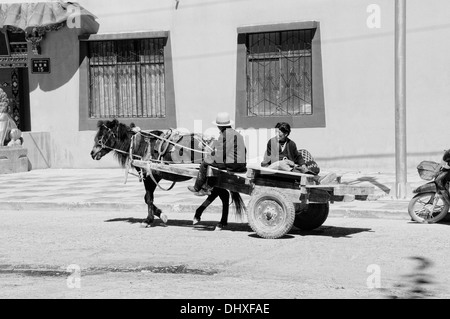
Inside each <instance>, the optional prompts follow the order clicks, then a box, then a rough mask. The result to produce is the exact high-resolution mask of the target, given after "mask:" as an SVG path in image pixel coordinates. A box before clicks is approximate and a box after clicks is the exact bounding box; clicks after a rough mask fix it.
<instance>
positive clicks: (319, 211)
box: [294, 203, 330, 230]
mask: <svg viewBox="0 0 450 319" xmlns="http://www.w3.org/2000/svg"><path fill="white" fill-rule="evenodd" d="M329 213H330V203H326V204H309V205H308V208H307V209H306V210H304V211H296V215H295V220H294V226H295V227H297V228H299V229H301V230H314V229H316V228H319V227H320V226H322V225H323V223H325V221H326V220H327V218H328V214H329Z"/></svg>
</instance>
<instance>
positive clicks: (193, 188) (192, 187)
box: [188, 186, 198, 193]
mask: <svg viewBox="0 0 450 319" xmlns="http://www.w3.org/2000/svg"><path fill="white" fill-rule="evenodd" d="M188 189H189V190H190V191H191V192H193V193H197V192H198V191H197V190H196V189H195V187H194V186H188Z"/></svg>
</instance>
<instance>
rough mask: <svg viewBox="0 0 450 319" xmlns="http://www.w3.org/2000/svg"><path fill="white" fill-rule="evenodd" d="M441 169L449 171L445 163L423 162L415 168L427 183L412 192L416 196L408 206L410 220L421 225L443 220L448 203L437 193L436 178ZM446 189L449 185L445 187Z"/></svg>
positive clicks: (449, 205)
mask: <svg viewBox="0 0 450 319" xmlns="http://www.w3.org/2000/svg"><path fill="white" fill-rule="evenodd" d="M443 169H450V167H449V166H448V164H447V163H446V162H444V161H443V162H442V163H441V164H439V163H436V162H432V161H423V162H422V163H420V164H419V166H417V170H418V172H419V176H420V177H421V178H422V179H423V180H425V181H428V183H426V184H424V185H422V186H420V187H418V188H417V189H415V190H414V191H413V193H414V194H416V195H415V196H414V197H413V198H412V199H411V201H410V202H409V205H408V213H409V215H410V216H411V218H412V219H413V220H414V221H416V222H418V223H421V224H434V223H438V222H440V221H441V220H443V219H444V218H445V217H446V216H447V213H448V211H449V208H450V203H448V202H447V201H446V200H445V199H444V198H443V196H442V195H441V194H440V192H439V191H438V187H437V185H436V177H438V175H439V174H440V172H442V170H443ZM446 187H447V189H448V187H449V185H448V184H447V185H446Z"/></svg>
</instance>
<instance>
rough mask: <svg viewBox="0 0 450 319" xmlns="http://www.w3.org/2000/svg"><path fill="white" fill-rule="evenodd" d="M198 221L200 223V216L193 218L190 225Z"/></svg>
mask: <svg viewBox="0 0 450 319" xmlns="http://www.w3.org/2000/svg"><path fill="white" fill-rule="evenodd" d="M198 223H200V218H194V220H193V221H192V225H194V226H195V225H197V224H198Z"/></svg>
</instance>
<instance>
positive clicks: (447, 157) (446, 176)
mask: <svg viewBox="0 0 450 319" xmlns="http://www.w3.org/2000/svg"><path fill="white" fill-rule="evenodd" d="M442 161H443V163H442V169H441V172H440V173H439V175H438V176H437V177H436V179H435V183H436V186H437V188H438V190H439V193H440V194H441V195H442V197H443V198H444V199H445V201H446V202H447V203H448V204H450V194H449V192H448V189H447V187H446V185H447V183H448V182H449V181H450V150H447V151H445V153H444V156H443V157H442Z"/></svg>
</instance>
